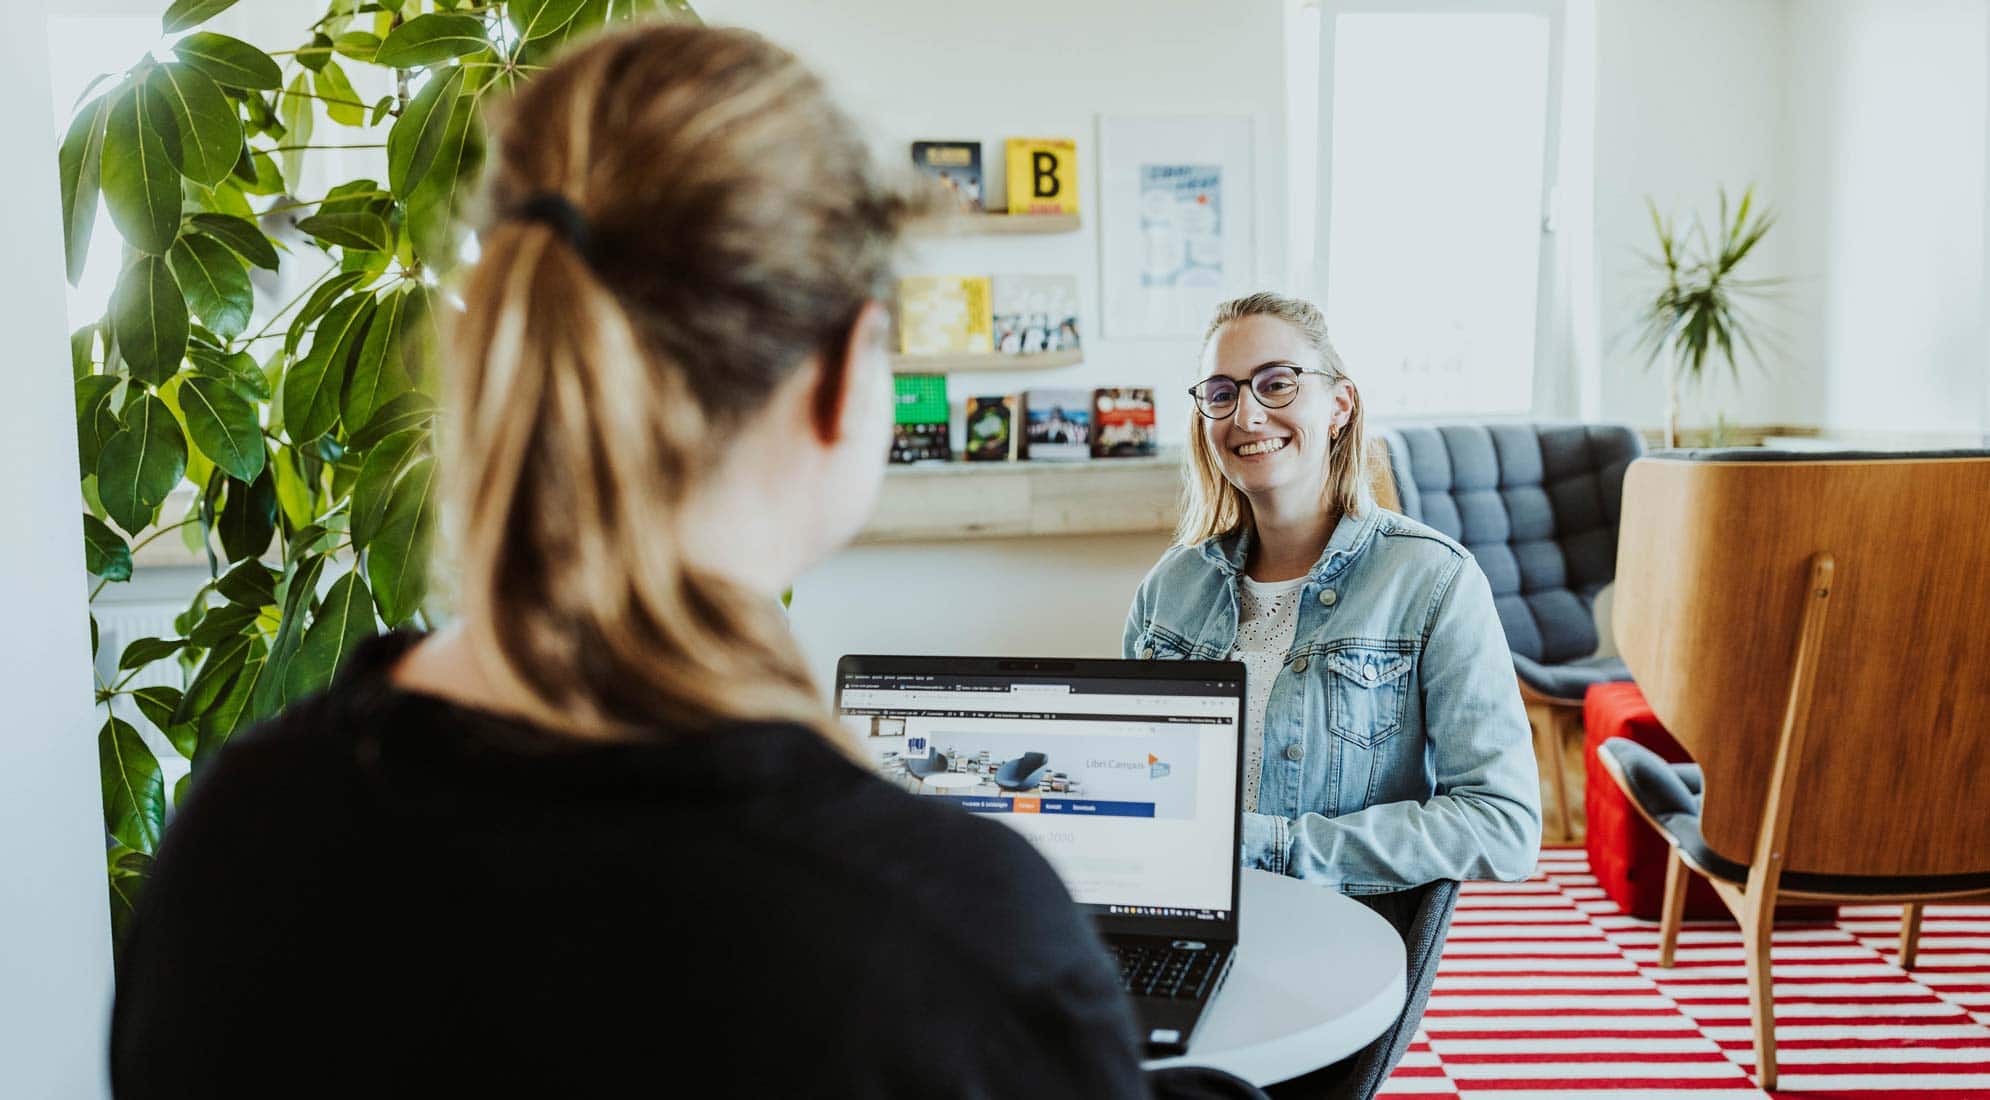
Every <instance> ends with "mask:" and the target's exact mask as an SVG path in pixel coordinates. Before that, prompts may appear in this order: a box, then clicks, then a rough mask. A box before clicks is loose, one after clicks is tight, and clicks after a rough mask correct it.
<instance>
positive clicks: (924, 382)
mask: <svg viewBox="0 0 1990 1100" xmlns="http://www.w3.org/2000/svg"><path fill="white" fill-rule="evenodd" d="M891 384H892V390H893V395H894V397H895V398H896V402H895V404H894V405H893V408H892V425H891V456H890V457H891V461H893V462H944V461H947V460H949V459H951V458H953V447H952V444H951V441H950V438H949V435H948V431H947V376H946V375H944V374H897V375H893V376H892V379H891Z"/></svg>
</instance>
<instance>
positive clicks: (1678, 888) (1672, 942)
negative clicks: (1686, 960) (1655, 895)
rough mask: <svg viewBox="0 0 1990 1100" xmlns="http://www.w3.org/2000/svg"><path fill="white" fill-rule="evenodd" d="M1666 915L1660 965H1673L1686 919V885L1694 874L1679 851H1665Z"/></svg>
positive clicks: (1660, 927) (1661, 923) (1660, 928)
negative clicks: (1674, 951) (1681, 928)
mask: <svg viewBox="0 0 1990 1100" xmlns="http://www.w3.org/2000/svg"><path fill="white" fill-rule="evenodd" d="M1665 853H1666V855H1665V913H1664V916H1663V918H1662V919H1661V920H1660V921H1659V925H1658V965H1660V966H1662V967H1670V966H1671V965H1672V955H1673V950H1674V949H1675V948H1677V947H1678V946H1679V925H1680V923H1681V922H1682V921H1684V920H1685V919H1686V884H1687V883H1689V882H1691V881H1692V872H1690V871H1688V870H1687V868H1686V860H1685V859H1684V858H1682V857H1681V856H1680V855H1679V849H1677V848H1671V847H1668V848H1666V850H1665Z"/></svg>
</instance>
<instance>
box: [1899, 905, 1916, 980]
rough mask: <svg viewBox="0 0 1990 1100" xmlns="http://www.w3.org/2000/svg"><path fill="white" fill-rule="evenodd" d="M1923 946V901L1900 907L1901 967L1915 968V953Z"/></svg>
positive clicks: (1903, 968)
mask: <svg viewBox="0 0 1990 1100" xmlns="http://www.w3.org/2000/svg"><path fill="white" fill-rule="evenodd" d="M1920 948H1921V903H1920V902H1918V901H1915V902H1909V903H1907V904H1906V905H1903V906H1901V907H1900V969H1902V970H1912V969H1914V954H1915V952H1917V951H1919V950H1920Z"/></svg>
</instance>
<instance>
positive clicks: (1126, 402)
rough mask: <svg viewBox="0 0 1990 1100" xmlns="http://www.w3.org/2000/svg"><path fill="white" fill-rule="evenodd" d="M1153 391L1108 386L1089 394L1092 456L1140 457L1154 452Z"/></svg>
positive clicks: (1143, 388)
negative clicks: (1090, 402)
mask: <svg viewBox="0 0 1990 1100" xmlns="http://www.w3.org/2000/svg"><path fill="white" fill-rule="evenodd" d="M1156 440H1157V434H1156V427H1155V423H1154V391H1153V390H1151V389H1148V388H1146V387H1144V386H1139V387H1134V386H1120V387H1108V388H1103V389H1100V390H1097V391H1095V392H1094V393H1093V394H1092V457H1093V458H1140V457H1143V456H1146V455H1151V454H1153V453H1155V445H1156Z"/></svg>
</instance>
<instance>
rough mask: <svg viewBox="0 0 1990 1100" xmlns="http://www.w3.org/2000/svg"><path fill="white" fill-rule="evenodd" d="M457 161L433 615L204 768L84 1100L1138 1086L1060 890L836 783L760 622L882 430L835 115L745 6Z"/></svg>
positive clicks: (877, 214)
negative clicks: (109, 1099) (733, 20)
mask: <svg viewBox="0 0 1990 1100" xmlns="http://www.w3.org/2000/svg"><path fill="white" fill-rule="evenodd" d="M486 188H487V194H486V196H485V198H484V202H483V208H484V213H483V216H482V219H481V224H480V226H479V244H480V253H479V256H478V259H477V261H476V263H475V266H474V268H473V269H472V270H471V271H470V272H469V274H468V277H467V279H466V280H465V282H464V284H463V286H462V288H461V293H462V300H463V304H464V309H463V312H462V315H461V316H460V318H458V319H457V320H456V322H455V324H454V334H453V346H452V354H451V355H450V356H449V359H448V362H447V364H446V370H447V373H448V377H449V386H450V391H451V392H450V404H449V406H448V419H447V421H446V423H445V425H444V428H443V436H444V439H445V442H446V448H445V451H444V453H443V456H442V463H441V470H442V477H443V479H444V484H445V486H446V494H445V498H446V499H445V505H446V507H445V511H444V517H445V519H446V521H447V522H448V523H449V525H450V531H451V537H450V538H449V539H448V544H449V545H451V546H453V547H454V548H455V554H454V556H453V558H452V560H450V561H448V562H446V563H445V566H446V569H447V572H448V574H449V576H450V578H451V580H452V582H453V587H454V590H455V592H456V593H457V604H458V607H457V614H456V615H455V616H454V618H453V619H452V621H451V624H450V625H449V626H448V627H447V628H446V629H443V630H441V631H440V632H438V633H436V634H433V635H430V636H427V637H420V636H414V635H392V636H388V637H385V638H381V639H376V640H375V641H374V642H373V643H370V644H369V645H367V646H366V647H365V648H364V649H362V650H361V651H360V652H359V653H357V654H356V655H355V656H354V657H353V659H352V660H351V661H349V662H348V664H347V667H346V668H345V669H344V670H343V671H342V672H341V674H340V676H339V678H338V679H337V680H336V681H335V682H334V684H333V685H332V687H331V688H330V689H329V690H328V691H327V692H326V693H324V694H323V695H321V696H318V697H315V698H312V699H309V700H306V701H303V702H301V703H299V704H296V705H295V706H293V707H292V708H291V709H290V710H289V711H288V712H287V713H285V714H284V715H281V716H279V717H278V718H277V719H275V720H274V721H272V722H271V723H269V724H267V725H266V726H264V727H262V728H260V729H257V730H255V731H253V732H251V733H249V734H246V735H244V736H242V737H239V738H237V739H235V740H234V741H233V742H232V743H231V744H230V745H229V746H228V747H227V748H226V750H225V751H223V752H222V753H220V754H219V756H218V757H217V758H216V759H214V760H212V761H211V762H207V763H206V764H205V766H204V767H203V769H202V774H201V776H200V778H199V780H198V782H197V783H196V784H195V786H194V789H193V793H192V795H191V796H190V798H189V799H188V804H187V805H186V807H185V808H184V809H183V810H182V811H180V813H179V814H178V815H177V817H176V819H175V821H174V823H173V826H172V827H171V829H169V830H168V834H167V836H166V838H165V842H164V844H163V845H162V847H161V850H160V852H159V857H158V861H157V864H156V867H155V870H154V872H153V876H152V879H151V883H150V886H149V888H148V890H147V893H146V894H145V896H144V897H143V899H142V900H141V903H140V905H139V911H138V913H137V915H136V918H135V920H134V923H133V932H132V934H131V936H130V938H129V940H128V942H127V943H126V944H125V945H124V952H123V957H122V963H121V965H120V967H119V970H118V996H117V1004H116V1010H115V1016H114V1024H113V1036H112V1072H113V1079H114V1086H115V1089H116V1092H117V1094H118V1095H119V1096H121V1097H153V1096H158V1097H196V1096H198V1097H246V1096H255V1097H272V1096H284V1097H290V1096H320V1095H322V1096H341V1097H360V1096H368V1097H371V1096H420V1097H444V1096H478V1097H483V1096H511V1095H529V1096H543V1097H555V1096H557V1097H573V1096H604V1095H618V1096H620V1095H638V1094H662V1095H675V1096H687V1097H705V1096H735V1095H736V1096H752V1097H787V1096H866V1097H908V1098H909V1097H936V1096H976V1097H992V1096H1068V1097H1141V1096H1148V1095H1150V1094H1152V1093H1153V1092H1154V1091H1156V1089H1157V1082H1156V1081H1155V1080H1153V1079H1150V1078H1147V1077H1143V1076H1142V1074H1141V1072H1140V1067H1139V1063H1138V1061H1137V1053H1136V1046H1135V1041H1134V1038H1133V1031H1132V1023H1131V1018H1130V1016H1129V1014H1128V1013H1127V1011H1126V1008H1125V1006H1124V1004H1123V1003H1122V1001H1121V998H1120V996H1119V993H1118V987H1117V981H1116V977H1115V975H1114V973H1113V972H1112V970H1111V969H1110V965H1109V964H1108V963H1107V962H1106V960H1105V958H1104V956H1103V954H1102V952H1101V951H1100V950H1099V949H1098V945H1097V942H1096V940H1095V938H1094V935H1093V932H1092V931H1091V929H1090V927H1089V925H1088V924H1087V922H1085V921H1084V920H1083V919H1082V917H1081V916H1080V915H1079V913H1078V912H1077V911H1076V908H1075V906H1073V905H1072V904H1071V902H1070V899H1069V896H1068V895H1067V894H1066V893H1065V891H1064V889H1063V887H1062V885H1061V883H1060V882H1059V880H1058V878H1057V877H1056V875H1055V874H1054V873H1053V872H1052V871H1051V870H1050V869H1049V867H1048V866H1047V865H1046V864H1045V863H1044V862H1043V861H1042V859H1041V858H1039V857H1038V856H1037V855H1036V854H1035V852H1034V851H1033V850H1032V849H1031V848H1030V847H1029V846H1028V845H1027V844H1026V843H1025V842H1024V841H1023V840H1022V839H1021V838H1020V837H1018V836H1017V835H1016V834H1014V833H1013V832H1012V831H1010V830H1008V829H1005V828H1004V827H1002V826H1001V825H999V824H995V823H992V822H988V821H985V820H982V819H978V818H975V817H973V816H971V815H968V814H964V813H960V812H957V811H954V810H952V809H951V808H948V807H942V806H939V805H936V804H933V803H931V802H928V801H922V800H919V799H917V798H914V797H912V796H910V795H907V794H904V793H903V792H900V791H898V790H896V789H895V788H893V787H891V786H890V785H888V784H886V783H885V782H884V781H883V780H881V779H878V778H877V777H875V776H874V775H873V774H871V772H870V771H869V770H868V769H867V768H864V767H860V766H859V765H858V764H857V763H856V762H855V759H854V758H855V753H854V751H852V750H851V748H850V747H849V746H847V745H846V744H845V742H844V737H845V735H844V734H843V733H842V732H841V731H840V729H839V728H838V726H837V725H836V724H835V722H834V721H833V720H832V718H831V716H830V715H829V714H828V713H827V710H826V707H825V704H824V702H823V700H822V698H821V697H820V696H819V695H818V694H817V690H816V687H815V685H814V684H813V683H811V680H810V677H809V675H808V674H807V671H806V669H805V667H804V664H803V660H802V657H801V654H800V653H798V652H797V650H796V647H795V644H794V642H793V640H792V639H791V638H790V636H789V633H788V630H787V626H786V622H785V619H784V617H783V615H782V613H781V609H780V606H779V596H780V593H781V592H782V590H783V589H784V588H786V587H787V586H789V585H790V584H791V583H792V581H793V579H794V578H795V576H796V575H797V574H799V573H800V572H801V571H803V570H804V569H806V568H807V567H808V566H809V565H810V564H811V563H813V562H815V561H817V560H819V559H821V558H822V557H823V556H824V555H826V554H828V553H830V552H831V551H832V550H834V549H835V548H836V547H837V546H839V545H840V544H842V543H843V542H844V541H845V540H847V539H848V538H849V537H850V536H851V535H852V534H854V533H855V532H856V531H857V530H858V528H859V527H860V526H861V525H862V524H863V522H864V521H865V519H866V517H867V515H868V513H869V511H870V509H871V506H872V504H873V503H874V501H875V498H876V495H877V492H878V489H879V484H880V479H881V477H882V473H883V462H884V456H885V453H886V450H887V448H888V444H889V433H890V423H891V380H890V375H889V366H888V362H887V357H886V348H885V345H886V333H887V329H888V322H887V318H886V314H885V310H884V308H883V307H882V306H881V305H880V304H879V301H880V299H881V298H882V297H883V296H884V294H885V291H886V287H887V285H888V281H889V272H890V260H891V257H892V253H893V251H894V247H895V242H896V238H897V234H898V231H899V226H900V222H901V220H902V219H903V217H904V215H905V210H904V206H903V204H902V203H901V201H900V200H899V199H898V198H897V197H895V196H894V194H893V193H892V192H891V191H890V190H888V189H887V188H886V187H884V186H883V185H882V184H881V183H880V181H879V179H878V178H877V175H876V170H875V168H874V166H873V164H872V162H871V160H870V158H869V156H868V155H867V153H866V150H865V147H864V145H863V144H862V142H861V141H860V140H859V138H858V135H857V133H856V130H855V128H854V127H853V126H852V124H851V123H850V121H849V120H848V119H846V118H845V117H844V116H843V115H842V114H841V113H840V112H839V111H838V110H837V108H836V107H835V106H834V104H833V103H832V102H831V101H830V100H829V99H828V97H827V96H826V95H825V93H824V91H823V88H822V86H821V85H820V83H819V82H818V81H817V79H816V78H815V77H814V76H812V75H811V74H810V73H808V72H807V71H806V70H805V69H803V68H802V67H801V66H800V65H799V64H798V63H797V62H796V61H795V59H794V58H793V57H792V56H791V55H789V54H788V53H786V52H785V51H783V50H781V49H779V48H777V47H774V46H772V45H770V44H768V43H767V42H765V41H764V40H762V39H760V38H758V37H756V36H754V35H752V34H748V33H745V32H741V31H730V30H714V29H706V28H700V27H691V26H685V25H680V24H653V25H648V26H644V27H640V28H637V29H632V30H628V31H624V32H621V33H617V34H613V35H610V36H607V37H603V38H599V39H596V40H594V41H592V42H589V43H587V44H584V45H581V46H577V47H575V48H574V49H572V50H571V51H570V52H569V53H567V54H566V55H565V56H564V57H563V58H562V59H561V60H560V61H559V62H558V63H557V64H555V65H553V66H552V67H551V68H550V69H549V70H548V71H546V72H545V73H543V74H541V75H540V76H539V77H538V78H537V79H536V80H534V81H533V82H532V83H531V84H530V85H528V86H527V87H526V88H525V89H523V90H522V91H520V92H519V93H518V94H517V96H516V98H515V99H513V100H512V101H511V102H509V103H508V104H506V105H505V107H504V109H503V117H502V119H501V120H500V125H499V126H498V127H497V130H496V138H495V142H494V145H493V152H492V160H491V163H490V166H489V169H488V174H487V181H486ZM1162 1084H1165V1085H1166V1087H1167V1088H1168V1089H1173V1090H1176V1094H1182V1095H1186V1094H1191V1093H1192V1092H1193V1091H1194V1090H1195V1089H1196V1088H1200V1087H1202V1086H1201V1085H1199V1084H1197V1083H1196V1082H1194V1081H1189V1080H1186V1079H1184V1080H1181V1081H1178V1082H1175V1083H1172V1084H1170V1083H1167V1082H1162ZM1211 1087H1212V1088H1214V1087H1216V1086H1211Z"/></svg>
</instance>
